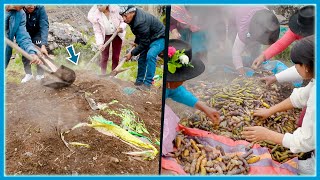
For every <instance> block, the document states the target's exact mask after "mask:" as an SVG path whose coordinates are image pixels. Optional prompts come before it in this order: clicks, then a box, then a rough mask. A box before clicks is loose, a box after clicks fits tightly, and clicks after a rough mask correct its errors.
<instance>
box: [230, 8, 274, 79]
mask: <svg viewBox="0 0 320 180" xmlns="http://www.w3.org/2000/svg"><path fill="white" fill-rule="evenodd" d="M228 10H229V11H230V13H231V15H230V18H231V19H234V20H235V24H236V30H237V35H236V38H235V41H234V43H233V48H232V60H233V64H234V66H235V69H236V70H237V71H238V72H239V74H245V70H244V67H245V66H251V64H252V62H253V60H254V59H255V58H256V57H258V56H259V54H260V48H261V44H263V45H271V44H273V43H274V42H276V41H277V40H278V38H279V33H280V23H279V21H278V19H277V17H276V16H275V14H273V13H272V12H271V11H270V10H269V9H268V8H267V7H265V6H240V7H239V6H238V7H230V8H229V9H228ZM245 51H247V53H248V55H249V56H247V58H246V59H244V57H243V56H242V53H243V52H245Z"/></svg>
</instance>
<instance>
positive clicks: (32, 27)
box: [21, 5, 49, 83]
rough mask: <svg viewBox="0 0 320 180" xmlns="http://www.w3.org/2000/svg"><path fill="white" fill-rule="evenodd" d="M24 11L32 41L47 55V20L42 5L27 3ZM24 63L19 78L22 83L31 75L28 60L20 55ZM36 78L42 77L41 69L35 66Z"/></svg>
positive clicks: (29, 78)
mask: <svg viewBox="0 0 320 180" xmlns="http://www.w3.org/2000/svg"><path fill="white" fill-rule="evenodd" d="M24 11H25V13H26V15H27V22H26V29H27V31H28V33H29V35H30V37H31V40H32V43H33V44H35V45H36V46H38V47H39V48H40V51H41V53H43V54H45V55H48V51H47V49H46V45H48V32H49V21H48V16H47V13H46V9H45V8H44V6H34V5H27V6H24ZM22 62H23V65H24V71H25V72H26V75H25V77H24V78H23V79H22V80H21V82H22V83H25V82H28V81H30V80H31V79H32V78H33V76H32V72H31V65H30V63H29V60H27V59H26V58H25V57H22ZM37 73H38V75H37V76H36V80H41V79H42V78H44V75H43V73H44V72H43V69H42V68H40V67H39V66H37Z"/></svg>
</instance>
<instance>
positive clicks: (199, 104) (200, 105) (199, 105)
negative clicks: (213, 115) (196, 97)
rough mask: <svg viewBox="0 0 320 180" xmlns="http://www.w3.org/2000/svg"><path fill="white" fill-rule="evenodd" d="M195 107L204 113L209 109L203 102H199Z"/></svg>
mask: <svg viewBox="0 0 320 180" xmlns="http://www.w3.org/2000/svg"><path fill="white" fill-rule="evenodd" d="M194 107H195V108H196V109H199V110H200V111H202V112H205V111H206V110H207V108H208V106H207V105H206V104H205V103H204V102H202V101H198V102H197V103H196V104H195V106H194Z"/></svg>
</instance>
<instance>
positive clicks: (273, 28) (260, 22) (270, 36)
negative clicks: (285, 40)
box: [249, 9, 280, 45]
mask: <svg viewBox="0 0 320 180" xmlns="http://www.w3.org/2000/svg"><path fill="white" fill-rule="evenodd" d="M249 33H250V39H251V40H252V41H258V42H259V43H261V44H263V45H270V44H273V43H275V42H276V41H277V40H278V38H279V34H280V23H279V20H278V18H277V17H276V15H275V14H274V13H272V12H271V11H270V10H267V9H264V10H259V11H257V12H256V13H255V14H254V15H253V16H252V18H251V21H250V24H249Z"/></svg>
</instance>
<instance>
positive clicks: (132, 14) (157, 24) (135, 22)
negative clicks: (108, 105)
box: [120, 6, 165, 90]
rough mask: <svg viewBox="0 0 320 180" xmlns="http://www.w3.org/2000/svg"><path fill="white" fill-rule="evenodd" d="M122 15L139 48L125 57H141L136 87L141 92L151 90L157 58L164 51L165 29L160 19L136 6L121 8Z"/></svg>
mask: <svg viewBox="0 0 320 180" xmlns="http://www.w3.org/2000/svg"><path fill="white" fill-rule="evenodd" d="M120 15H121V16H122V18H123V20H124V22H125V23H127V24H128V25H129V26H130V28H131V31H132V33H133V34H134V35H135V36H136V38H135V41H134V42H135V43H136V44H137V46H136V47H135V48H134V49H133V50H132V51H131V52H129V53H128V54H127V55H126V56H125V57H126V60H130V59H131V57H132V56H136V55H138V54H139V55H140V56H139V59H138V74H137V79H136V82H135V85H136V86H139V88H138V89H140V90H150V88H151V85H152V80H153V77H154V74H155V72H156V60H157V56H158V55H159V54H160V53H161V52H162V51H163V50H164V37H165V27H164V25H163V24H162V23H161V21H160V20H159V19H158V18H156V17H155V16H153V15H151V14H149V13H147V12H145V11H143V10H142V9H140V8H137V7H135V6H120Z"/></svg>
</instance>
